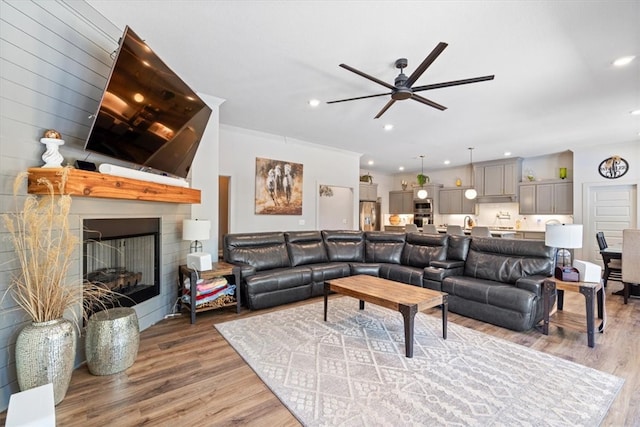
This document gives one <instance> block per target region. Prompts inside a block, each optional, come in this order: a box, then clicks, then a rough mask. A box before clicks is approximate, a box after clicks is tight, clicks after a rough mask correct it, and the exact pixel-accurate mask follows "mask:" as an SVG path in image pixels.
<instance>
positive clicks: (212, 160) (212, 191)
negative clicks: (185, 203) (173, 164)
mask: <svg viewBox="0 0 640 427" xmlns="http://www.w3.org/2000/svg"><path fill="white" fill-rule="evenodd" d="M198 96H200V97H201V98H202V100H203V101H204V102H206V103H207V105H208V106H209V107H210V108H211V110H212V111H211V117H210V118H209V124H208V125H207V128H206V129H205V132H204V135H203V137H202V141H201V142H200V145H199V146H198V151H197V153H196V157H195V158H194V159H193V163H192V164H191V170H190V173H189V176H190V177H191V187H192V188H197V189H199V190H200V196H201V197H200V204H195V205H191V217H190V218H191V219H206V220H209V221H211V235H210V237H209V240H205V241H203V242H202V251H203V252H206V253H209V254H211V257H212V259H213V260H215V259H216V258H217V254H218V236H217V234H218V233H217V231H218V205H219V195H218V193H219V189H218V175H219V167H218V163H219V158H218V152H219V151H220V137H219V135H218V128H219V126H218V123H219V119H220V105H222V103H223V102H224V100H223V99H221V98H217V97H215V96H211V95H207V94H202V93H199V94H198ZM186 261H187V260H186V255H185V257H184V259H183V261H182V262H183V263H186Z"/></svg>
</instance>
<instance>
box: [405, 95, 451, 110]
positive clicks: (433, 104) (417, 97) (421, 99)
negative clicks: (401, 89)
mask: <svg viewBox="0 0 640 427" xmlns="http://www.w3.org/2000/svg"><path fill="white" fill-rule="evenodd" d="M411 99H413V100H414V101H418V102H421V103H423V104H426V105H429V106H431V107H433V108H437V109H438V110H440V111H444V110H446V109H447V107H445V106H444V105H440V104H438V103H437V102H433V101H431V100H429V99H427V98H424V97H422V96H420V95H416V94H415V93H414V94H413V95H411Z"/></svg>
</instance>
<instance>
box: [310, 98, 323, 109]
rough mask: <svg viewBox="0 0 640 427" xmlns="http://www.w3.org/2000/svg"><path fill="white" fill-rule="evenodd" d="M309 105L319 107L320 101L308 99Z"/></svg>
mask: <svg viewBox="0 0 640 427" xmlns="http://www.w3.org/2000/svg"><path fill="white" fill-rule="evenodd" d="M309 105H310V106H312V107H317V106H318V105H320V100H319V99H310V100H309Z"/></svg>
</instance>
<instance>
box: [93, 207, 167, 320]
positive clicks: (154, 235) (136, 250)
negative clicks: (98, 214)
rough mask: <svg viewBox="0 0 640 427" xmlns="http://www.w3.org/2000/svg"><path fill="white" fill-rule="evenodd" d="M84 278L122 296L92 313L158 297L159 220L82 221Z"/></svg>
mask: <svg viewBox="0 0 640 427" xmlns="http://www.w3.org/2000/svg"><path fill="white" fill-rule="evenodd" d="M82 260H83V270H82V274H83V279H84V280H85V281H89V282H91V283H94V284H96V285H99V286H102V287H105V288H108V289H109V290H112V291H114V292H117V293H119V294H121V295H124V296H121V297H119V298H116V299H115V300H114V301H106V302H104V306H105V307H102V305H98V306H96V307H95V308H94V309H93V310H92V311H99V310H101V309H103V308H111V307H116V306H120V307H131V306H133V305H136V304H139V303H141V302H143V301H146V300H148V299H150V298H153V297H155V296H157V295H160V267H159V260H160V218H108V219H85V220H84V221H83V256H82Z"/></svg>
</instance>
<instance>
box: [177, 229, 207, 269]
mask: <svg viewBox="0 0 640 427" xmlns="http://www.w3.org/2000/svg"><path fill="white" fill-rule="evenodd" d="M210 233H211V221H208V220H201V219H200V220H199V219H185V220H184V221H183V222H182V240H190V241H191V245H190V246H189V254H188V255H187V267H189V268H193V269H194V270H199V271H206V270H211V268H212V263H211V254H208V253H206V252H202V243H201V240H209V234H210Z"/></svg>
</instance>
